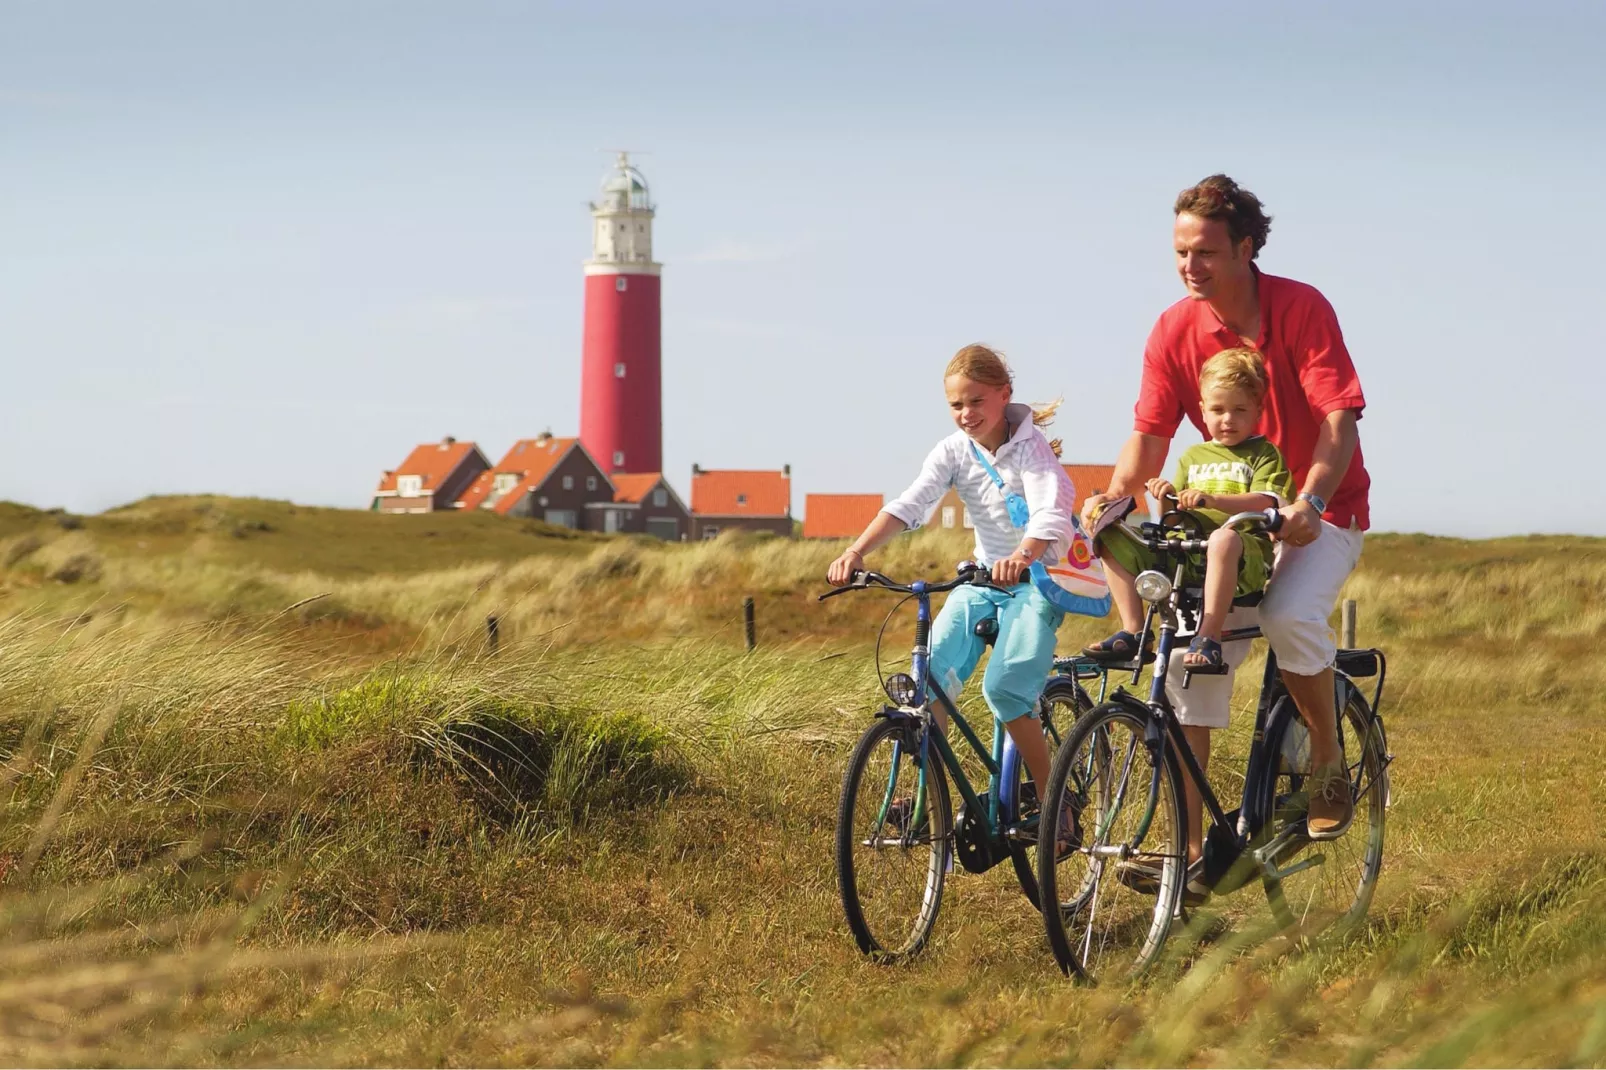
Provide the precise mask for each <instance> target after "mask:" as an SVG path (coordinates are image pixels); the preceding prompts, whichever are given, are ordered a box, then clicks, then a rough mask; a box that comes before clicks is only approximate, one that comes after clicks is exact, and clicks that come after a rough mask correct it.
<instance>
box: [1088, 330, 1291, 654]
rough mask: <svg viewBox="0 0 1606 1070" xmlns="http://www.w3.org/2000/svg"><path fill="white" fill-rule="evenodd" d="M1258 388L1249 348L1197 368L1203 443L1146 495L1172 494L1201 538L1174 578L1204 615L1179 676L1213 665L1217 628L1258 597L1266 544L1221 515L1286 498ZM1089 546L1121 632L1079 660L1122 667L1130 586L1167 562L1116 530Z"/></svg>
mask: <svg viewBox="0 0 1606 1070" xmlns="http://www.w3.org/2000/svg"><path fill="white" fill-rule="evenodd" d="M1266 386H1267V380H1266V365H1265V363H1264V361H1263V360H1262V359H1261V356H1260V354H1259V353H1257V352H1256V351H1255V350H1253V349H1227V350H1223V351H1222V352H1220V353H1217V354H1216V355H1215V356H1213V357H1211V358H1210V359H1209V360H1207V361H1206V362H1205V365H1204V368H1203V369H1202V370H1201V371H1200V373H1199V399H1200V407H1201V409H1202V410H1203V412H1204V421H1205V428H1206V430H1208V431H1209V432H1210V441H1208V442H1201V443H1199V445H1197V446H1194V447H1192V448H1190V449H1188V450H1187V451H1185V452H1184V453H1183V454H1182V457H1181V458H1180V459H1179V460H1178V462H1177V478H1176V482H1175V484H1174V485H1173V484H1172V483H1169V482H1167V481H1166V480H1164V479H1151V480H1149V482H1148V486H1147V487H1146V489H1147V490H1148V492H1149V493H1150V494H1152V495H1154V496H1155V498H1156V499H1159V500H1161V501H1164V500H1165V498H1166V497H1167V496H1170V495H1175V496H1176V499H1177V506H1178V508H1180V509H1185V510H1187V511H1189V512H1190V513H1191V514H1192V515H1193V516H1194V517H1196V518H1197V519H1198V520H1199V522H1200V525H1201V527H1202V528H1203V530H1205V531H1208V532H1209V533H1210V536H1209V540H1208V543H1207V549H1206V552H1205V561H1204V568H1203V570H1202V575H1201V570H1200V568H1199V562H1198V561H1197V560H1193V559H1190V560H1189V562H1188V565H1187V568H1186V569H1185V572H1184V578H1185V579H1187V580H1190V581H1191V582H1194V583H1199V582H1203V584H1204V613H1203V615H1202V616H1201V617H1200V620H1199V629H1198V631H1197V633H1195V635H1194V637H1193V641H1192V642H1190V643H1189V644H1188V653H1187V654H1186V656H1184V658H1183V664H1184V665H1187V666H1189V667H1200V668H1204V667H1210V668H1216V667H1219V666H1220V665H1221V663H1222V660H1221V629H1222V625H1223V622H1224V621H1225V620H1226V618H1227V613H1228V612H1229V611H1230V610H1231V609H1232V600H1233V598H1235V597H1237V596H1238V595H1244V594H1250V593H1252V592H1255V591H1260V590H1264V589H1265V587H1266V581H1267V580H1268V579H1270V578H1271V565H1272V546H1271V540H1270V539H1269V538H1267V537H1266V536H1265V535H1260V534H1254V535H1243V534H1240V533H1239V532H1236V531H1229V530H1227V529H1226V528H1223V527H1222V526H1221V525H1222V524H1223V523H1225V522H1226V520H1227V517H1228V515H1229V514H1232V513H1242V512H1246V511H1248V510H1251V509H1270V508H1280V507H1282V506H1284V505H1286V504H1288V501H1289V499H1291V498H1292V497H1293V496H1294V485H1293V477H1292V476H1290V475H1289V472H1288V466H1287V464H1285V463H1284V461H1283V455H1282V454H1281V453H1280V452H1278V450H1277V447H1276V446H1273V445H1272V444H1271V443H1270V442H1269V441H1267V440H1266V439H1265V438H1264V437H1262V436H1260V435H1257V434H1255V426H1256V425H1257V424H1259V422H1260V412H1261V407H1262V406H1263V404H1264V403H1265V398H1266ZM1096 547H1097V549H1098V554H1099V557H1100V559H1101V560H1103V562H1104V571H1105V575H1106V577H1107V578H1108V579H1109V583H1110V593H1111V594H1112V595H1113V596H1114V599H1115V608H1116V611H1117V612H1118V613H1120V616H1121V630H1120V631H1118V632H1116V633H1115V634H1114V635H1112V636H1110V637H1109V638H1108V639H1105V640H1103V641H1102V642H1099V643H1095V644H1093V645H1092V646H1090V647H1087V648H1086V650H1085V653H1088V654H1091V655H1094V656H1104V657H1114V658H1119V659H1121V660H1126V659H1128V658H1131V657H1133V656H1134V655H1136V654H1137V652H1138V651H1137V646H1138V637H1137V631H1138V629H1139V628H1140V627H1142V624H1143V600H1142V599H1140V598H1139V597H1138V592H1137V589H1136V587H1134V585H1133V580H1134V577H1136V576H1137V574H1138V573H1139V572H1142V571H1143V570H1144V569H1149V568H1156V567H1159V568H1161V569H1165V568H1166V567H1167V565H1168V562H1161V561H1160V560H1159V559H1158V555H1156V554H1155V553H1154V552H1153V551H1152V550H1150V549H1149V548H1148V547H1147V546H1145V545H1143V543H1142V541H1141V540H1139V539H1138V538H1137V536H1136V535H1135V534H1134V533H1133V532H1132V531H1131V529H1129V528H1125V527H1122V526H1121V525H1119V524H1112V525H1109V526H1108V527H1106V528H1105V529H1104V530H1103V531H1102V532H1100V533H1099V536H1098V539H1097V542H1096Z"/></svg>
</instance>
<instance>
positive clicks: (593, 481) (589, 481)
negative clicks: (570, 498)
mask: <svg viewBox="0 0 1606 1070" xmlns="http://www.w3.org/2000/svg"><path fill="white" fill-rule="evenodd" d="M596 489H597V477H596V476H586V490H596Z"/></svg>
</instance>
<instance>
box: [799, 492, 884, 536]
mask: <svg viewBox="0 0 1606 1070" xmlns="http://www.w3.org/2000/svg"><path fill="white" fill-rule="evenodd" d="M881 505H882V498H881V495H879V494H810V495H808V496H807V497H805V498H804V499H803V537H804V538H805V539H849V538H852V537H853V536H855V535H857V534H858V533H859V532H861V531H863V530H864V528H865V525H866V524H868V523H870V521H872V520H874V519H875V515H876V514H877V513H879V512H880V511H881Z"/></svg>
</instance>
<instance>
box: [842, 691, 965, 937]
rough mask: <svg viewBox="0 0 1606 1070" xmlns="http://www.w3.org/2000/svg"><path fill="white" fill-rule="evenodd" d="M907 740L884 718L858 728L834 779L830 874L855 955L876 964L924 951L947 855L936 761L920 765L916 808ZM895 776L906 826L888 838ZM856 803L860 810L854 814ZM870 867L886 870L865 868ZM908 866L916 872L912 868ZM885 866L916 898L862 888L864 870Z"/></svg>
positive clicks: (948, 826)
mask: <svg viewBox="0 0 1606 1070" xmlns="http://www.w3.org/2000/svg"><path fill="white" fill-rule="evenodd" d="M913 735H914V733H913V731H912V729H911V728H910V726H909V725H908V724H907V723H906V722H902V721H899V720H895V719H892V718H880V719H878V720H877V721H876V722H875V723H874V724H872V725H871V726H870V727H869V728H867V729H865V731H864V734H863V735H861V736H860V737H859V742H858V743H857V744H856V745H855V746H854V748H853V753H852V755H851V757H850V758H849V759H848V766H847V769H846V770H845V771H844V773H843V775H842V796H841V800H840V802H839V803H838V808H837V827H836V869H837V888H838V891H839V892H840V894H841V898H842V911H843V913H844V915H845V916H846V917H847V922H848V928H849V930H850V931H851V932H852V933H853V939H854V941H855V943H857V944H858V946H859V950H860V951H862V952H863V953H864V954H866V955H868V956H870V957H871V958H873V959H876V960H878V961H881V962H897V961H901V960H904V959H908V958H912V957H913V956H915V955H917V954H919V953H920V950H921V949H922V948H923V947H925V944H926V941H927V939H929V938H930V936H931V930H932V928H933V927H934V926H935V925H936V924H937V913H938V910H939V908H940V907H941V905H942V891H943V883H944V878H945V877H946V875H947V868H948V865H949V859H950V858H951V857H952V852H953V819H952V811H951V809H950V806H949V797H948V781H947V777H946V776H945V775H944V772H943V768H942V762H941V761H940V760H938V759H937V758H936V756H935V754H933V755H932V756H931V758H930V760H928V761H927V762H926V764H925V774H926V775H925V791H924V795H925V800H924V805H923V806H922V805H921V803H920V802H919V799H918V795H919V792H918V788H917V787H916V784H918V774H919V759H918V755H915V754H912V753H910V750H911V749H912V748H911V744H912V743H913V739H912V736H913ZM888 747H891V751H892V753H891V754H889V755H888V756H887V758H885V759H882V758H881V757H880V753H881V751H882V750H884V749H886V748H888ZM910 771H913V773H914V776H909V772H910ZM878 773H879V776H878ZM903 777H908V780H906V781H904V783H905V784H907V785H908V787H909V791H910V798H911V799H913V800H914V802H913V803H912V804H911V805H910V806H909V807H908V813H907V816H906V817H905V819H904V820H905V822H906V823H907V824H909V825H912V826H913V827H912V828H897V829H896V830H895V831H896V836H888V835H886V832H887V831H888V829H889V827H890V826H889V824H888V823H889V821H890V820H891V819H890V818H889V816H888V814H887V809H888V806H887V803H888V801H890V800H892V799H893V797H894V796H895V795H897V793H898V792H899V791H900V790H901V789H900V787H899V784H900V778H903ZM861 792H862V793H863V794H862V795H861ZM861 801H864V802H865V803H866V805H865V806H864V807H862V808H861V806H860V805H859V804H860V803H861ZM922 812H923V813H924V817H925V822H924V824H925V828H924V831H921V824H922V822H921V816H920V815H921V814H922ZM867 817H868V820H866V818H867ZM871 862H876V863H885V864H886V865H877V866H873V867H872V866H871V865H869V863H871ZM916 866H918V867H920V868H912V867H916ZM888 867H891V868H893V869H895V870H900V871H901V874H900V875H901V876H902V877H904V878H906V880H905V881H904V882H903V883H905V884H907V885H909V887H910V889H912V888H914V887H916V886H918V894H914V893H913V892H912V891H910V890H909V889H904V894H901V895H900V894H898V892H897V891H895V890H892V889H889V888H887V887H883V886H881V885H880V884H878V883H867V882H869V881H870V873H869V871H870V870H871V869H872V868H874V869H876V870H877V871H878V872H879V871H880V870H882V869H885V868H888ZM907 878H918V880H916V879H907ZM900 917H901V918H904V919H905V920H903V921H900V920H899V918H900Z"/></svg>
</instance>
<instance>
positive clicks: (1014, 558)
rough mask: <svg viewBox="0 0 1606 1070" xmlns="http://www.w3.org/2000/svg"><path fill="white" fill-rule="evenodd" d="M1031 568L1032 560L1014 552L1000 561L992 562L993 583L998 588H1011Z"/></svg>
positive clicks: (1018, 552)
mask: <svg viewBox="0 0 1606 1070" xmlns="http://www.w3.org/2000/svg"><path fill="white" fill-rule="evenodd" d="M1031 567H1032V559H1031V558H1030V557H1027V556H1026V555H1025V554H1024V553H1022V552H1021V551H1019V550H1016V551H1015V552H1014V553H1012V554H1010V555H1009V556H1008V557H1006V558H1004V559H1003V560H1002V561H995V562H993V582H994V583H996V584H998V586H1000V587H1013V586H1015V584H1017V583H1019V582H1020V581H1021V577H1022V576H1024V575H1026V570H1027V569H1029V568H1031Z"/></svg>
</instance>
